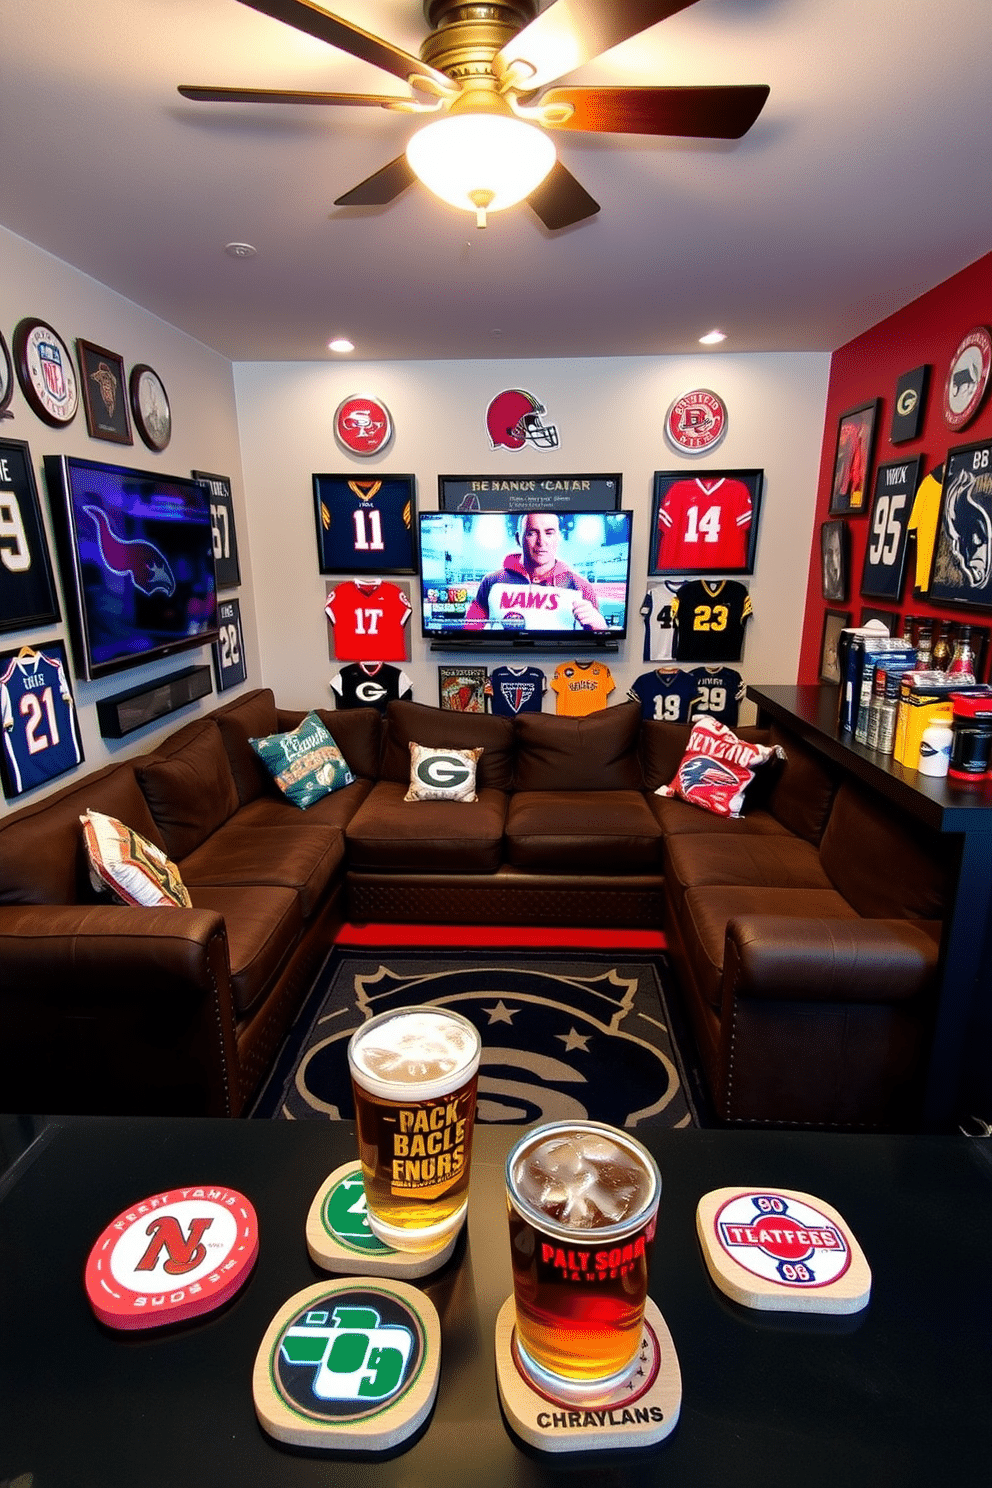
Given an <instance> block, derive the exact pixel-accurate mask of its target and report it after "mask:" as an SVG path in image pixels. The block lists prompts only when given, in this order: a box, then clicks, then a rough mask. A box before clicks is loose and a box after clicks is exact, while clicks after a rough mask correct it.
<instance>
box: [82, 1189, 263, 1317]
mask: <svg viewBox="0 0 992 1488" xmlns="http://www.w3.org/2000/svg"><path fill="white" fill-rule="evenodd" d="M257 1255H258V1220H257V1218H256V1216H255V1210H254V1208H253V1207H252V1205H251V1204H250V1203H249V1201H248V1200H247V1199H246V1198H245V1196H244V1194H241V1193H238V1192H237V1191H236V1190H235V1189H233V1188H224V1187H221V1186H216V1187H214V1186H210V1185H198V1186H196V1187H190V1188H173V1189H169V1190H168V1191H167V1192H164V1193H158V1194H151V1195H150V1196H149V1197H148V1198H147V1199H142V1200H141V1201H140V1202H139V1203H137V1204H132V1205H131V1207H130V1208H129V1209H125V1210H124V1211H123V1213H121V1214H118V1216H117V1218H116V1219H113V1220H111V1222H110V1224H109V1225H108V1226H107V1228H106V1229H105V1230H104V1231H103V1234H102V1235H101V1236H100V1237H99V1239H98V1240H97V1242H96V1244H95V1245H94V1246H93V1249H92V1250H91V1251H90V1254H89V1258H88V1260H87V1262H86V1276H85V1283H86V1295H87V1296H88V1298H89V1301H90V1306H91V1307H92V1308H93V1311H94V1312H95V1313H96V1315H97V1317H98V1318H99V1319H100V1321H101V1322H102V1323H106V1324H107V1326H108V1327H110V1328H123V1329H128V1330H130V1329H135V1328H161V1327H164V1326H165V1325H166V1324H168V1323H177V1322H182V1321H183V1320H184V1319H186V1318H190V1317H195V1316H197V1315H198V1314H199V1313H204V1312H213V1311H214V1309H215V1308H217V1307H220V1306H222V1305H223V1304H224V1303H225V1302H226V1301H227V1300H228V1298H230V1297H233V1296H234V1294H235V1292H237V1291H238V1290H239V1288H241V1287H242V1286H244V1284H245V1282H246V1281H247V1280H248V1277H249V1275H250V1274H251V1269H252V1267H253V1266H254V1264H255V1258H256V1256H257Z"/></svg>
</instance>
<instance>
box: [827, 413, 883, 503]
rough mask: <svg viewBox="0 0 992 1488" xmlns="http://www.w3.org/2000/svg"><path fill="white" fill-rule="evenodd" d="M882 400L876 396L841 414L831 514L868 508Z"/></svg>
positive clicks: (831, 497)
mask: <svg viewBox="0 0 992 1488" xmlns="http://www.w3.org/2000/svg"><path fill="white" fill-rule="evenodd" d="M881 403H882V400H881V398H873V399H872V401H871V402H870V403H862V404H861V405H860V406H859V407H858V408H849V409H848V411H847V413H842V414H841V416H840V420H839V422H838V425H837V450H836V454H835V455H834V476H833V484H832V485H831V488H830V511H831V514H834V513H837V512H860V511H864V510H865V507H866V498H867V494H868V481H869V478H870V476H871V462H872V457H873V456H874V453H875V428H876V425H877V423H878V413H879V409H880V407H881Z"/></svg>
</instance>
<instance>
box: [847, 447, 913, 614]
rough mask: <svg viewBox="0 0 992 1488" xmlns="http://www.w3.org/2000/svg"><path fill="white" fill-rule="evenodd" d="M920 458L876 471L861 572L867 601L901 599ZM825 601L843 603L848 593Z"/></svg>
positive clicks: (890, 463)
mask: <svg viewBox="0 0 992 1488" xmlns="http://www.w3.org/2000/svg"><path fill="white" fill-rule="evenodd" d="M921 463H922V456H921V455H913V456H912V457H911V458H909V459H907V460H890V461H888V462H887V463H886V464H885V465H879V467H878V469H877V471H876V472H875V489H874V492H873V494H872V498H871V512H870V514H869V517H868V546H867V547H866V548H865V561H864V567H863V568H862V570H861V594H862V597H863V598H864V599H889V600H892V601H893V602H894V603H895V602H897V601H898V600H899V599H900V598H901V597H902V586H903V579H904V578H905V575H906V548H907V544H908V539H909V519H910V516H911V514H912V509H913V499H914V497H915V496H916V488H917V486H918V485H919V483H920V465H921ZM824 598H826V599H839V600H844V599H846V598H847V595H846V594H826V595H825V596H824Z"/></svg>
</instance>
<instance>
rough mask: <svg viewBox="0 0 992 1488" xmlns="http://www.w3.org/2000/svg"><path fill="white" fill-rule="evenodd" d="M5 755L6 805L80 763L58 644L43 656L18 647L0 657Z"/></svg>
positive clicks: (1, 756)
mask: <svg viewBox="0 0 992 1488" xmlns="http://www.w3.org/2000/svg"><path fill="white" fill-rule="evenodd" d="M0 716H2V721H3V750H2V752H0V777H2V780H3V793H4V795H5V796H6V797H7V799H8V800H11V799H12V798H13V797H14V796H19V795H22V794H23V792H24V791H28V790H34V789H35V787H36V786H39V785H44V784H46V782H47V781H49V780H54V779H55V777H56V776H57V775H64V774H65V772H66V771H67V770H74V769H75V768H76V766H77V765H78V764H81V763H82V758H83V747H82V744H81V743H80V741H79V726H78V723H77V720H76V704H75V702H74V701H73V696H72V688H71V686H70V684H69V668H68V665H67V663H66V656H65V647H64V646H63V645H62V642H61V641H51V642H49V643H48V644H47V645H46V646H45V649H44V650H43V651H36V650H35V649H34V648H33V647H32V646H22V647H21V649H20V650H19V651H6V652H4V653H3V655H2V656H0Z"/></svg>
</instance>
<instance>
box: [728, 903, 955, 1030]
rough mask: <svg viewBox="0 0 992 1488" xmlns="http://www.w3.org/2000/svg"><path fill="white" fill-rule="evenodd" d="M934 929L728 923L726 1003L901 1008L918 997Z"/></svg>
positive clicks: (766, 919)
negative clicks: (757, 1000) (775, 1001)
mask: <svg viewBox="0 0 992 1488" xmlns="http://www.w3.org/2000/svg"><path fill="white" fill-rule="evenodd" d="M939 937H940V926H939V925H938V924H935V923H931V922H930V921H923V920H864V919H856V920H834V919H812V918H811V919H793V918H791V917H789V916H786V915H763V914H750V915H737V916H735V917H734V918H733V919H732V920H730V921H729V922H728V924H727V944H726V954H725V957H724V982H723V985H724V1004H725V1006H724V1010H725V1011H726V1000H727V998H731V999H732V998H735V997H753V998H761V999H765V1000H769V999H781V1000H786V1001H792V1002H862V1003H881V1002H902V1001H907V1000H909V999H911V998H914V997H917V996H919V994H920V993H922V992H925V991H926V990H927V988H928V987H929V986H930V984H931V982H932V978H933V975H934V972H935V971H936V967H937V955H938V950H939Z"/></svg>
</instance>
